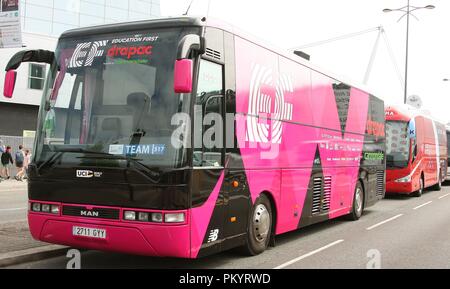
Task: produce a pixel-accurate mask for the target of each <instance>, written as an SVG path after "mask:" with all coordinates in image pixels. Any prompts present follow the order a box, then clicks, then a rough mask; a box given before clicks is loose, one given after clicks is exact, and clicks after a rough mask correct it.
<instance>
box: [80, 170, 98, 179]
mask: <svg viewBox="0 0 450 289" xmlns="http://www.w3.org/2000/svg"><path fill="white" fill-rule="evenodd" d="M93 177H94V172H93V171H87V170H77V178H86V179H90V178H93Z"/></svg>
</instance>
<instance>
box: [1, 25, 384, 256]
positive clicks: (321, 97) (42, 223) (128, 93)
mask: <svg viewBox="0 0 450 289" xmlns="http://www.w3.org/2000/svg"><path fill="white" fill-rule="evenodd" d="M30 61H31V62H44V63H49V64H50V65H51V70H50V73H49V75H48V79H47V81H46V88H45V91H44V96H43V99H42V105H41V108H40V112H39V121H38V123H39V125H38V129H37V139H36V141H35V153H34V157H33V161H32V165H30V169H29V203H30V208H29V214H28V219H29V226H30V230H31V233H32V235H33V237H34V238H36V239H38V240H41V241H44V242H49V243H55V244H64V245H68V246H73V247H78V248H88V249H95V250H105V251H116V252H127V253H133V254H142V255H149V256H172V257H181V258H197V257H202V256H206V255H209V254H212V253H216V252H220V251H223V250H227V249H231V248H235V247H242V248H243V249H244V251H246V252H247V253H248V254H250V255H256V254H259V253H261V252H263V251H264V250H265V249H266V248H267V247H268V246H270V245H274V244H275V242H274V238H275V236H276V235H279V234H283V233H286V232H289V231H293V230H297V229H299V228H302V227H305V226H307V225H311V224H314V223H317V222H322V221H325V220H329V219H332V218H337V217H340V216H348V217H349V218H350V219H353V220H357V219H359V218H360V217H361V215H362V214H363V210H364V208H367V207H369V206H371V205H373V204H375V203H376V202H377V201H378V200H380V199H382V198H383V197H384V193H385V185H384V183H385V128H384V126H385V120H384V103H383V101H382V100H380V99H378V98H376V97H375V96H373V95H371V94H369V93H367V92H365V91H363V90H361V89H359V88H357V87H355V86H353V85H351V84H350V83H347V82H342V80H339V79H338V78H335V77H332V76H330V75H328V74H324V73H323V72H321V70H319V69H317V68H315V67H313V66H311V65H310V63H309V62H308V61H306V60H304V59H302V58H300V57H298V56H296V55H294V54H292V55H291V54H290V53H284V52H281V51H277V50H276V49H273V48H267V46H264V45H262V44H260V43H259V42H258V41H255V40H252V39H250V38H249V37H246V36H244V35H243V34H241V33H240V32H238V31H236V30H235V29H234V28H232V27H230V26H228V25H224V24H220V23H215V22H212V21H207V22H206V21H205V19H197V18H189V17H186V18H171V19H158V20H149V21H142V22H133V23H124V24H112V25H106V26H98V27H91V28H82V29H76V30H71V31H68V32H66V33H64V34H63V35H62V36H61V37H60V39H59V42H58V45H57V48H56V51H55V52H49V51H41V50H37V51H23V52H21V53H18V54H17V55H15V56H14V57H13V58H12V59H11V61H10V62H9V64H8V66H7V68H6V70H7V71H8V72H7V77H6V81H5V84H6V86H5V95H6V96H9V97H11V96H12V94H13V89H14V82H15V77H16V72H15V69H17V68H18V67H19V66H20V63H22V62H30Z"/></svg>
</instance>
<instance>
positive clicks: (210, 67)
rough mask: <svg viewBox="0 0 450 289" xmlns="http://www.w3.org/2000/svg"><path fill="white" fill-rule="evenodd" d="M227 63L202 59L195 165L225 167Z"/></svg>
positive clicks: (197, 108) (197, 100)
mask: <svg viewBox="0 0 450 289" xmlns="http://www.w3.org/2000/svg"><path fill="white" fill-rule="evenodd" d="M223 87H224V86H223V66H222V65H220V64H217V63H214V62H211V61H208V60H204V59H201V61H200V72H199V78H198V86H197V97H196V104H195V120H194V121H195V131H194V146H195V147H194V166H196V167H220V166H223V163H222V159H223V143H224V141H223V132H224V123H223V109H224V105H223V101H224V92H223V91H224V88H223Z"/></svg>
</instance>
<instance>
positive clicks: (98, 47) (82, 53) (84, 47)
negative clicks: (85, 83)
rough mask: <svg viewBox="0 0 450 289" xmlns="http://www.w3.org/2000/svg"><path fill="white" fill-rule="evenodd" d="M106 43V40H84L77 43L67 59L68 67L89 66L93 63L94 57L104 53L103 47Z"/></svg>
mask: <svg viewBox="0 0 450 289" xmlns="http://www.w3.org/2000/svg"><path fill="white" fill-rule="evenodd" d="M107 44H108V40H102V41H94V42H84V43H80V44H78V45H77V47H76V48H75V51H74V53H73V55H72V58H71V59H70V61H69V65H68V67H69V68H78V67H89V66H92V64H93V63H94V59H95V58H96V57H101V56H103V54H104V53H105V51H104V50H103V48H104V47H105V46H106V45H107Z"/></svg>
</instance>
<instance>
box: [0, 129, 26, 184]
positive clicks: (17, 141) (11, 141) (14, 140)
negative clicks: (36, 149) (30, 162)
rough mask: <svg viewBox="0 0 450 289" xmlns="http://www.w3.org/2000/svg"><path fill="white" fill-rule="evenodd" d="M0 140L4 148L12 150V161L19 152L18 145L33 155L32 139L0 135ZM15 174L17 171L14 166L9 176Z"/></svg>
mask: <svg viewBox="0 0 450 289" xmlns="http://www.w3.org/2000/svg"><path fill="white" fill-rule="evenodd" d="M0 140H2V141H3V145H4V146H10V147H11V148H12V157H13V159H14V155H15V153H16V152H17V151H18V150H19V145H23V147H24V148H25V149H28V150H30V152H31V153H33V144H34V138H30V137H21V136H7V135H0ZM16 173H17V169H16V167H15V166H13V168H12V169H11V176H14V175H15V174H16Z"/></svg>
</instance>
